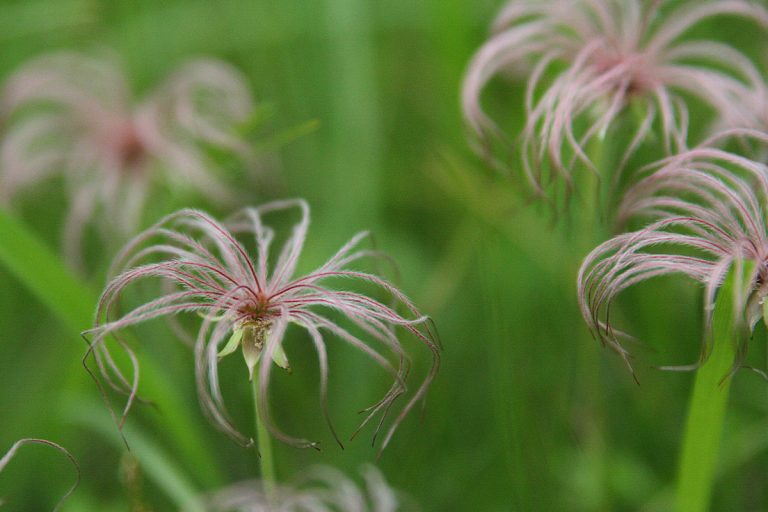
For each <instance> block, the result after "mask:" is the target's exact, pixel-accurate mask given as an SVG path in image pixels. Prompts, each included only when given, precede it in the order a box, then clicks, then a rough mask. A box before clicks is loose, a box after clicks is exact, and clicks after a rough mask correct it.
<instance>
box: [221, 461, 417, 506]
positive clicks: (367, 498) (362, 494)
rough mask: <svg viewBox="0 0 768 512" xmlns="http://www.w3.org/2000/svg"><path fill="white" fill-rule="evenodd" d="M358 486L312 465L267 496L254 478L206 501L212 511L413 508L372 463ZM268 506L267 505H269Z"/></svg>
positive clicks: (352, 481)
mask: <svg viewBox="0 0 768 512" xmlns="http://www.w3.org/2000/svg"><path fill="white" fill-rule="evenodd" d="M361 472H362V475H363V478H364V480H365V486H364V488H361V487H360V486H359V485H358V484H357V483H356V482H355V481H354V480H352V479H351V478H349V477H348V476H346V475H345V474H343V473H342V472H340V471H338V470H336V469H334V468H331V467H327V466H313V467H310V468H309V469H308V470H306V471H304V472H303V473H302V475H301V478H299V482H298V483H297V484H296V485H293V486H283V487H280V488H278V489H277V492H276V496H274V497H272V498H271V499H269V497H268V496H267V495H266V493H265V492H264V490H263V488H262V487H263V486H262V483H261V482H259V481H257V480H252V481H244V482H238V483H235V484H232V485H229V486H227V487H225V488H224V489H220V490H218V491H216V492H214V493H211V494H210V495H209V496H208V497H207V499H206V504H207V506H208V507H209V509H210V510H212V511H221V512H224V511H227V512H264V511H265V510H279V511H281V512H299V511H307V510H312V511H318V512H326V511H327V512H331V511H335V512H398V511H404V510H417V508H416V507H415V506H409V505H408V504H409V502H410V501H411V500H410V499H409V498H408V497H406V496H403V495H402V494H401V493H400V492H398V491H396V490H395V489H393V488H392V487H391V486H390V485H389V483H388V482H387V481H386V479H385V478H384V476H383V475H382V474H381V472H380V471H379V470H378V469H377V468H376V467H374V466H365V467H364V468H363V470H362V471H361ZM270 507H271V508H270Z"/></svg>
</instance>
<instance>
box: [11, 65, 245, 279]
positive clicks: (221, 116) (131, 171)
mask: <svg viewBox="0 0 768 512" xmlns="http://www.w3.org/2000/svg"><path fill="white" fill-rule="evenodd" d="M253 111H254V106H253V101H252V99H251V95H250V91H249V89H248V86H247V82H246V80H245V78H244V77H243V76H242V75H241V74H240V73H239V72H238V71H237V70H236V69H234V68H233V67H232V66H230V65H229V64H227V63H225V62H222V61H218V60H215V59H195V60H190V61H188V62H186V63H183V64H182V65H181V66H179V68H178V69H177V70H176V71H174V72H173V73H172V74H171V75H170V76H169V77H168V78H167V79H166V80H165V81H164V82H163V83H161V84H160V85H159V86H158V87H157V88H156V89H155V90H154V91H153V92H151V93H150V94H148V95H147V96H146V97H144V98H143V99H141V100H138V101H137V100H135V99H134V98H133V96H132V94H131V88H130V85H129V81H128V79H127V77H126V76H125V75H124V74H123V71H122V69H121V68H120V66H119V65H118V63H117V59H116V58H115V57H114V56H111V55H102V56H95V55H86V54H80V53H75V52H58V53H53V54H49V55H43V56H42V57H38V58H36V59H33V60H32V61H30V62H28V63H27V64H26V65H24V66H22V68H21V69H19V70H18V71H16V72H15V73H14V74H13V75H11V76H10V78H9V79H8V80H7V82H6V83H5V86H4V88H3V90H2V96H1V97H0V112H1V113H2V117H3V119H4V121H5V123H6V125H7V126H6V130H5V133H4V138H3V140H2V143H1V144H0V201H2V202H5V203H8V202H10V201H11V199H13V198H14V197H16V196H17V195H19V193H20V192H22V191H23V190H24V189H28V188H32V187H34V186H35V185H36V184H37V183H39V182H41V181H43V180H46V179H48V178H50V177H52V176H53V175H56V174H61V175H62V176H63V181H64V184H65V187H66V191H67V194H68V195H69V202H70V206H69V212H68V215H67V218H66V220H65V228H64V233H63V241H64V249H65V254H66V256H67V257H68V259H69V261H70V262H71V263H73V264H78V263H79V261H80V258H81V251H82V248H81V245H82V237H83V232H84V229H85V227H86V226H87V225H88V224H89V223H90V222H95V223H96V225H97V226H98V227H100V228H101V230H102V232H103V234H104V236H105V238H107V239H109V238H114V236H115V235H122V237H124V236H127V235H128V234H130V233H132V232H134V231H135V229H136V226H137V225H138V223H139V220H140V217H141V213H142V210H143V208H144V205H145V201H146V199H147V196H148V194H149V192H150V187H151V186H153V185H156V184H157V183H158V182H160V181H163V180H165V181H167V182H169V184H170V185H171V186H174V187H186V188H191V189H192V190H195V191H197V192H198V193H200V194H201V195H203V196H204V197H206V198H208V199H210V200H213V201H215V202H220V203H223V202H226V201H231V200H233V198H236V197H237V194H236V193H235V192H234V191H233V190H231V189H230V188H229V187H228V186H227V185H225V184H224V181H223V180H222V176H220V172H219V171H218V170H217V169H216V165H215V163H214V162H213V160H212V159H211V156H210V154H209V148H210V147H217V148H221V149H224V150H226V151H228V152H230V153H231V154H232V155H234V156H236V157H237V159H238V160H239V162H240V165H241V166H243V167H244V168H246V169H250V170H253V169H254V168H255V167H256V161H255V158H254V155H253V153H252V151H251V150H250V149H249V146H248V143H247V141H246V140H245V139H244V137H243V136H242V135H241V134H240V132H239V131H238V128H239V126H240V125H242V124H243V123H245V122H246V120H247V119H248V118H249V116H251V115H252V114H253Z"/></svg>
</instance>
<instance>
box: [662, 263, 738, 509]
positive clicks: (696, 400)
mask: <svg viewBox="0 0 768 512" xmlns="http://www.w3.org/2000/svg"><path fill="white" fill-rule="evenodd" d="M749 271H750V269H749V265H747V264H742V265H736V266H735V267H734V270H732V271H731V273H730V274H729V275H728V277H727V278H726V280H725V283H724V284H723V287H722V288H721V289H720V292H719V295H718V298H717V301H716V303H715V310H714V313H713V322H712V349H711V351H710V354H709V357H708V358H707V360H706V361H705V362H704V363H703V364H702V366H701V367H700V368H699V369H698V370H697V371H696V380H695V382H694V385H693V392H692V394H691V400H690V403H689V408H688V418H687V420H686V425H685V437H684V440H683V447H682V453H681V455H680V457H681V458H680V466H679V472H678V488H677V503H676V510H677V511H678V512H704V511H706V510H708V509H709V502H710V496H711V491H712V485H713V483H714V476H715V464H716V463H717V460H718V451H719V447H720V438H721V437H722V432H723V422H724V420H725V412H726V405H727V401H728V390H729V388H730V378H729V372H730V371H731V369H732V368H733V363H734V360H735V358H736V355H737V350H738V343H737V342H738V339H735V338H736V337H738V336H739V332H738V326H737V325H736V324H735V323H734V304H733V299H734V297H735V295H734V294H735V293H740V292H739V291H738V290H739V289H740V287H741V286H744V282H745V276H748V275H750V272H749ZM739 274H740V275H739Z"/></svg>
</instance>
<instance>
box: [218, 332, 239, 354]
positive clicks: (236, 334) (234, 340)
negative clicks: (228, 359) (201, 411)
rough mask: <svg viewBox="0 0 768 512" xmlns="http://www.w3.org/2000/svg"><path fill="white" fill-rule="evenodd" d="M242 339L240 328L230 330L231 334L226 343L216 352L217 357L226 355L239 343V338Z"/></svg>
mask: <svg viewBox="0 0 768 512" xmlns="http://www.w3.org/2000/svg"><path fill="white" fill-rule="evenodd" d="M242 339H243V330H242V329H235V330H234V331H233V332H232V336H231V337H230V338H229V341H228V342H227V344H226V345H224V348H223V349H221V351H220V352H219V353H218V354H217V355H218V357H219V359H221V358H223V357H225V356H228V355H229V354H231V353H232V352H234V351H235V350H237V346H238V345H239V344H240V340H242Z"/></svg>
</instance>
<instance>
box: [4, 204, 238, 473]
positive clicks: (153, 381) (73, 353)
mask: <svg viewBox="0 0 768 512" xmlns="http://www.w3.org/2000/svg"><path fill="white" fill-rule="evenodd" d="M0 240H2V243H0V264H2V265H5V267H6V268H7V269H8V270H9V271H10V272H11V273H12V274H13V275H15V276H16V277H17V278H18V279H19V281H21V282H22V284H24V286H26V287H27V288H28V289H29V290H30V291H31V292H32V293H33V294H34V295H35V297H37V298H38V300H40V302H42V303H43V304H44V305H45V306H46V307H48V309H49V310H50V311H51V313H53V314H54V315H55V316H56V317H57V318H58V319H59V320H60V321H61V322H62V324H64V326H65V327H66V328H67V330H69V331H70V332H71V333H72V338H73V339H80V336H79V334H80V332H82V331H83V330H85V329H87V328H88V327H90V326H91V325H92V322H93V314H94V311H95V310H96V295H95V294H94V293H93V292H92V290H90V289H89V288H88V286H87V285H86V284H84V283H82V282H80V281H79V280H78V279H77V278H76V277H75V276H74V275H72V273H70V272H69V271H68V270H67V269H66V267H64V265H63V264H62V262H61V260H60V259H59V258H58V257H57V256H55V255H54V254H53V253H52V252H51V251H50V250H49V249H48V248H47V247H46V246H45V244H44V243H43V242H42V241H40V240H39V239H38V238H37V237H36V236H35V235H34V234H32V233H31V232H30V231H29V230H28V229H27V228H26V227H25V226H24V225H23V224H22V223H21V222H19V221H18V220H17V219H15V218H14V217H13V216H12V215H10V214H9V213H8V212H6V211H4V210H3V209H0ZM78 347H79V348H78ZM51 349H52V350H60V351H61V360H62V361H71V363H70V364H62V365H61V366H60V368H61V370H60V371H61V372H62V375H66V374H67V373H68V372H71V374H72V375H73V376H75V375H76V376H77V377H73V378H77V379H84V378H85V371H83V369H82V366H81V365H80V361H81V358H82V354H83V353H84V352H85V346H84V345H83V344H78V343H71V344H66V343H65V344H61V343H59V344H55V345H54V346H52V347H51ZM142 368H143V371H142V388H143V389H144V390H145V392H146V393H147V395H148V396H150V397H151V398H152V400H153V401H154V402H156V403H157V404H158V405H159V406H160V408H161V410H162V411H163V412H164V413H165V414H164V415H163V418H164V420H165V421H166V422H167V423H168V429H169V430H171V431H173V432H174V436H173V439H175V441H176V443H177V445H178V448H179V450H180V451H181V453H183V454H184V455H185V456H186V457H187V458H188V459H189V462H190V464H191V465H192V466H193V467H196V468H197V469H198V471H199V477H200V478H202V479H203V480H204V481H205V482H208V483H216V484H217V483H221V482H222V481H223V478H222V476H221V473H220V470H219V469H218V466H217V464H216V462H215V459H214V458H213V457H212V456H211V454H210V452H208V451H207V450H206V449H205V446H206V443H205V442H203V440H204V439H205V437H204V436H203V434H202V432H200V429H199V427H198V421H199V420H198V419H197V418H195V417H194V416H193V415H191V414H190V413H189V407H188V405H187V403H186V401H185V400H184V397H183V396H182V395H181V394H180V392H179V391H178V390H177V389H176V388H174V387H173V386H169V385H168V383H167V382H164V381H163V378H162V375H163V374H164V372H163V371H162V366H161V365H160V364H159V363H158V362H155V361H152V360H151V359H149V358H144V360H142ZM62 378H63V377H62Z"/></svg>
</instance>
